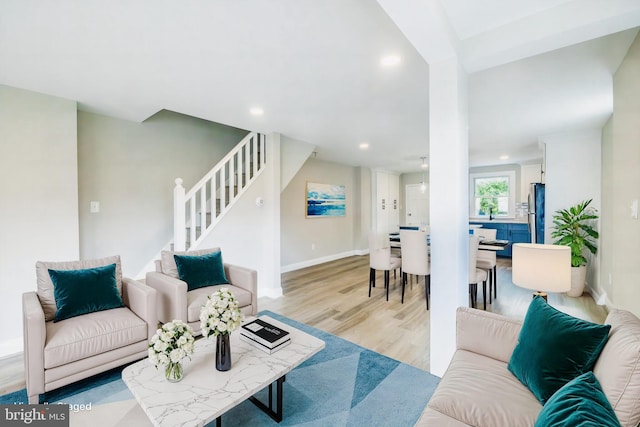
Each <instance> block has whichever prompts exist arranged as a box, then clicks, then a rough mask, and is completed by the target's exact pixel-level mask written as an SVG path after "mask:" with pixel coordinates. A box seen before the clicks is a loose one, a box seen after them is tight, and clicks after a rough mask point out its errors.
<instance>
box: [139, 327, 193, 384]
mask: <svg viewBox="0 0 640 427" xmlns="http://www.w3.org/2000/svg"><path fill="white" fill-rule="evenodd" d="M194 341H195V340H194V338H193V329H191V326H189V325H187V324H186V323H184V322H182V321H180V320H173V321H172V322H168V323H165V324H164V325H162V328H160V329H158V330H157V331H156V334H155V335H154V336H153V337H152V338H151V343H150V344H149V361H150V362H151V363H152V364H153V365H154V366H155V367H156V368H158V367H160V366H163V367H165V376H166V378H167V379H168V380H169V381H180V380H181V379H182V360H184V359H185V358H187V357H190V356H191V355H192V354H193V345H194Z"/></svg>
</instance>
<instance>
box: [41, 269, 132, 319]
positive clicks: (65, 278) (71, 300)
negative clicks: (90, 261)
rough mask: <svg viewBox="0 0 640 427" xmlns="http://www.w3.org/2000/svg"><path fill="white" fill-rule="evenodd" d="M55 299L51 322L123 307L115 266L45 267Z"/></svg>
mask: <svg viewBox="0 0 640 427" xmlns="http://www.w3.org/2000/svg"><path fill="white" fill-rule="evenodd" d="M49 276H50V277H51V282H52V283H53V296H54V298H55V300H56V314H55V316H54V318H53V321H54V322H59V321H61V320H64V319H69V318H71V317H75V316H80V315H82V314H87V313H93V312H94V311H102V310H109V309H112V308H119V307H124V304H123V303H122V297H121V296H120V292H118V287H117V285H116V265H115V264H109V265H105V266H103V267H96V268H87V269H84V270H49Z"/></svg>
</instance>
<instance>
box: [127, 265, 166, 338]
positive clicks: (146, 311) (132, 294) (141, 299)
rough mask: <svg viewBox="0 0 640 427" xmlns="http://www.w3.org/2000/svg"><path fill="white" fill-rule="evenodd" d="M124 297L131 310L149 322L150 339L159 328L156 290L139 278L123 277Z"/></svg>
mask: <svg viewBox="0 0 640 427" xmlns="http://www.w3.org/2000/svg"><path fill="white" fill-rule="evenodd" d="M122 299H123V302H124V305H126V306H127V307H128V308H129V310H131V311H133V312H134V313H135V314H136V316H138V317H139V318H141V319H142V320H144V321H145V322H146V323H147V329H148V333H147V335H148V336H147V339H149V340H150V339H151V337H152V336H153V335H154V334H155V333H156V330H157V329H158V312H157V309H156V306H157V304H158V302H157V297H156V290H155V289H153V288H151V287H149V286H145V285H144V284H143V283H140V282H138V281H137V280H133V279H130V278H128V277H123V278H122Z"/></svg>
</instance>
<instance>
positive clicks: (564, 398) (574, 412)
mask: <svg viewBox="0 0 640 427" xmlns="http://www.w3.org/2000/svg"><path fill="white" fill-rule="evenodd" d="M575 426H582V427H601V426H607V427H615V426H620V421H618V417H616V413H615V412H614V410H613V408H612V407H611V403H609V400H608V399H607V397H606V396H605V395H604V392H603V391H602V387H600V383H599V382H598V379H597V378H596V376H595V375H594V374H593V372H591V371H590V372H587V373H584V374H582V375H580V376H579V377H577V378H575V379H573V380H571V381H569V382H568V383H567V384H565V385H564V386H563V387H562V388H561V389H560V390H558V391H556V392H555V394H554V395H553V396H551V398H550V399H549V400H548V401H547V403H546V404H545V405H544V407H543V408H542V411H540V414H539V415H538V419H537V420H536V424H535V425H534V427H575Z"/></svg>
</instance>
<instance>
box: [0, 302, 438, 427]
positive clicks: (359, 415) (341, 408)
mask: <svg viewBox="0 0 640 427" xmlns="http://www.w3.org/2000/svg"><path fill="white" fill-rule="evenodd" d="M260 314H266V315H269V316H271V317H273V318H274V319H277V320H280V321H282V322H284V323H287V324H289V325H291V326H293V327H295V328H298V329H300V330H302V331H305V332H307V333H308V334H311V335H313V336H316V337H318V338H320V339H321V340H323V341H324V342H325V343H326V347H325V349H324V350H322V351H321V352H319V353H318V354H316V355H315V356H313V357H312V358H310V359H309V360H307V361H306V362H304V363H303V364H302V365H300V366H299V367H297V368H296V369H294V370H293V371H292V372H290V373H289V374H288V375H287V377H286V381H285V383H284V402H283V403H284V419H283V420H282V422H280V423H279V424H278V423H276V422H275V421H273V420H272V419H271V418H269V417H268V416H267V415H266V414H264V413H263V412H262V411H261V410H259V409H258V408H257V407H256V406H255V405H253V404H252V403H251V402H248V401H247V402H244V403H242V404H240V405H238V406H237V407H235V408H233V409H232V410H230V411H229V412H227V413H226V414H224V415H223V416H222V423H223V426H225V427H234V426H251V427H261V426H305V427H306V426H309V427H311V426H318V427H320V426H322V427H324V426H413V425H414V424H415V422H416V421H417V420H418V418H419V417H420V414H421V413H422V411H423V409H424V407H425V406H426V404H427V402H428V401H429V398H430V397H431V395H432V393H433V391H434V390H435V388H436V386H437V385H438V382H439V378H438V377H436V376H433V375H431V374H430V373H428V372H426V371H423V370H420V369H417V368H414V367H412V366H409V365H406V364H404V363H401V362H398V361H397V360H394V359H391V358H388V357H386V356H383V355H381V354H379V353H376V352H374V351H371V350H368V349H366V348H364V347H360V346H358V345H356V344H353V343H351V342H349V341H346V340H343V339H342V338H338V337H336V336H335V335H331V334H329V333H326V332H323V331H321V330H319V329H316V328H312V327H310V326H307V325H304V324H302V323H299V322H296V321H294V320H291V319H289V318H286V317H284V316H281V315H279V314H275V313H272V312H270V311H263V312H261V313H260ZM121 371H122V368H117V369H113V370H111V371H108V372H105V373H103V374H100V375H96V376H94V377H91V378H88V379H87V380H83V381H80V382H77V383H74V384H72V385H69V386H67V387H63V388H61V389H58V390H54V391H51V392H48V393H47V394H46V395H45V396H44V400H45V401H47V402H50V403H57V402H64V403H68V404H71V405H80V404H87V403H89V402H90V403H91V404H92V405H93V406H94V407H97V406H99V405H103V404H107V403H111V402H118V401H123V400H129V399H133V396H132V395H131V393H130V392H129V390H128V389H127V387H126V385H125V384H124V383H123V382H122V380H121V375H120V372H121ZM258 397H259V398H262V400H263V401H266V391H263V392H261V393H259V395H258ZM26 399H27V395H26V390H20V391H17V392H15V393H11V394H7V395H4V396H0V404H4V403H25V402H26ZM209 425H215V422H214V423H211V424H209Z"/></svg>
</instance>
